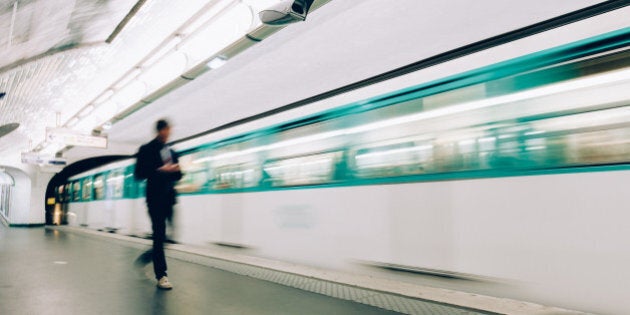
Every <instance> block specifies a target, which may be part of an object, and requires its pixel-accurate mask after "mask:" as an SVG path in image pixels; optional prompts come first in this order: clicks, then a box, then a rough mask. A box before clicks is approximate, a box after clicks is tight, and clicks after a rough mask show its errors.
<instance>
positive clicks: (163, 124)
mask: <svg viewBox="0 0 630 315" xmlns="http://www.w3.org/2000/svg"><path fill="white" fill-rule="evenodd" d="M155 129H156V130H157V133H158V136H157V137H158V139H159V140H160V141H162V142H163V143H166V142H167V141H168V137H169V136H170V135H171V125H169V123H168V121H166V120H164V119H160V120H158V122H157V123H156V124H155Z"/></svg>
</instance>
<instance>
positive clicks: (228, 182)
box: [63, 28, 630, 307]
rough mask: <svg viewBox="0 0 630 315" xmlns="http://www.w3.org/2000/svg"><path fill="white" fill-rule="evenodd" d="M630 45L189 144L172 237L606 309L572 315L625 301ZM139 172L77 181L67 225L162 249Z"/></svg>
mask: <svg viewBox="0 0 630 315" xmlns="http://www.w3.org/2000/svg"><path fill="white" fill-rule="evenodd" d="M628 46H630V28H623V29H619V30H617V31H612V32H608V33H605V34H600V35H598V36H594V37H589V38H586V39H582V40H579V41H575V42H572V43H569V44H565V45H560V46H557V47H553V48H549V49H545V50H542V51H538V52H535V53H531V54H527V55H524V56H519V57H517V58H513V59H510V60H506V61H502V62H499V63H495V64H491V65H489V66H484V67H481V68H478V69H474V70H470V71H465V72H462V73H459V74H456V75H452V76H449V77H445V78H441V79H438V80H434V81H429V82H424V83H421V82H417V83H420V84H417V85H413V86H404V87H403V86H398V87H396V88H395V89H390V90H389V91H388V92H387V93H384V94H380V95H376V96H373V97H369V98H365V99H357V100H355V101H353V102H351V103H346V104H337V105H338V106H336V107H335V108H332V109H328V110H324V111H321V112H318V113H315V114H313V115H308V116H305V117H300V118H298V119H292V120H289V121H284V122H279V123H277V124H274V125H271V126H267V127H265V128H261V129H257V130H253V131H249V132H246V133H242V134H238V135H234V136H231V137H226V138H223V139H215V140H213V141H209V142H207V143H201V144H200V143H199V142H200V141H199V140H196V141H189V142H184V143H179V144H177V146H176V149H177V150H178V153H179V155H180V162H181V163H180V164H181V166H182V169H183V171H184V173H185V176H184V178H183V179H182V180H181V181H180V182H179V183H178V185H177V189H178V191H179V194H180V195H179V203H178V205H177V208H176V218H175V222H176V231H177V233H176V234H175V236H174V238H175V240H176V241H178V242H182V243H186V244H195V245H208V244H210V243H218V244H230V245H235V246H239V247H246V248H250V249H252V250H253V253H254V254H256V255H260V256H266V257H273V258H277V259H281V260H287V261H295V262H299V263H308V264H316V265H319V266H324V267H329V268H340V269H346V270H352V269H353V265H354V264H355V263H356V262H371V263H374V264H380V265H389V266H400V267H401V268H408V269H415V270H425V271H427V270H429V271H432V272H435V273H441V274H465V275H473V276H479V277H487V278H493V279H505V280H509V281H513V283H521V285H522V286H523V287H527V288H528V290H530V289H531V290H535V289H540V290H541V291H540V292H539V293H538V295H539V296H538V299H539V300H541V299H542V300H544V298H540V296H541V295H544V294H545V293H544V292H551V291H553V290H556V289H562V290H565V291H566V289H567V288H573V290H574V291H573V292H567V293H566V296H564V297H563V299H564V301H566V304H567V305H574V306H575V305H578V304H579V303H591V304H596V303H598V302H597V301H576V300H580V299H579V296H581V295H584V294H588V292H590V291H589V290H592V288H588V287H587V288H584V287H583V286H580V287H579V288H578V286H577V284H578V283H582V282H583V281H587V283H588V286H590V287H596V288H599V290H608V292H609V293H610V294H611V295H614V294H620V293H622V292H625V290H623V289H620V284H619V283H620V282H621V283H623V282H625V281H628V280H630V272H628V271H627V266H628V263H630V252H626V253H624V252H623V250H624V249H626V248H630V220H628V218H629V216H628V215H627V212H628V210H627V208H628V206H627V205H630V194H628V193H627V190H628V188H627V187H628V183H630V164H629V162H630V107H628V105H630V88H629V87H630V50H629V49H628ZM133 163H134V161H133V160H128V161H122V162H117V163H114V164H110V165H106V166H103V167H100V168H98V169H95V170H92V171H90V172H87V173H83V174H79V175H77V176H75V177H72V178H70V180H69V182H68V183H67V184H65V185H64V186H63V187H64V190H65V192H66V194H67V195H68V197H66V198H65V199H64V200H66V201H67V202H68V211H69V213H70V214H71V217H70V219H69V220H68V221H69V224H71V225H75V226H85V227H87V228H93V229H99V230H104V231H112V232H114V231H115V232H117V233H122V234H128V235H139V236H142V235H145V234H146V233H150V224H149V221H148V216H147V214H146V207H145V206H144V201H143V199H142V198H143V187H142V185H143V183H139V182H136V181H135V180H134V179H133ZM620 271H621V272H620ZM585 278H586V280H584V279H585ZM620 278H622V279H621V280H620ZM530 284H536V285H532V286H530ZM572 285H575V286H572ZM541 286H542V287H543V288H541ZM541 292H542V293H541ZM616 292H618V293H616ZM532 294H534V293H532ZM534 295H535V294H534ZM623 298H624V297H623V296H621V295H620V296H609V300H608V301H617V302H619V303H621V304H623V303H622V302H620V301H622V300H623ZM556 302H557V301H556ZM575 303H578V304H575ZM556 304H557V303H556ZM592 306H593V305H590V306H588V307H592Z"/></svg>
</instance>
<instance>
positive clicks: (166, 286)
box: [157, 277, 173, 290]
mask: <svg viewBox="0 0 630 315" xmlns="http://www.w3.org/2000/svg"><path fill="white" fill-rule="evenodd" d="M157 286H158V288H160V289H163V290H170V289H172V288H173V285H172V284H171V283H170V282H168V278H167V277H162V278H160V280H158V284H157Z"/></svg>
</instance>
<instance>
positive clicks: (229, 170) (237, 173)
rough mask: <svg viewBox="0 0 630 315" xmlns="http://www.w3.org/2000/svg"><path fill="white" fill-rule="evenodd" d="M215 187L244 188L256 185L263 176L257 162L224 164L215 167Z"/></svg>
mask: <svg viewBox="0 0 630 315" xmlns="http://www.w3.org/2000/svg"><path fill="white" fill-rule="evenodd" d="M214 176H215V178H214V186H213V188H214V189H243V188H251V187H256V186H258V184H259V183H260V180H261V178H262V175H261V171H260V167H258V165H256V164H253V163H252V164H235V165H222V166H219V167H217V168H215V169H214Z"/></svg>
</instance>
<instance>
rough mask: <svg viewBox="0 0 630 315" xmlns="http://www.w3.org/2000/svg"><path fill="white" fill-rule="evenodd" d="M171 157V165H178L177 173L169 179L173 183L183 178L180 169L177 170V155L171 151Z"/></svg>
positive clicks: (172, 174)
mask: <svg viewBox="0 0 630 315" xmlns="http://www.w3.org/2000/svg"><path fill="white" fill-rule="evenodd" d="M171 156H172V157H173V163H174V164H177V165H178V167H177V171H175V172H173V173H171V176H172V177H171V178H172V180H173V181H179V180H180V179H182V177H183V176H184V175H183V174H182V171H181V169H179V158H178V157H177V153H175V151H173V150H171Z"/></svg>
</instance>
